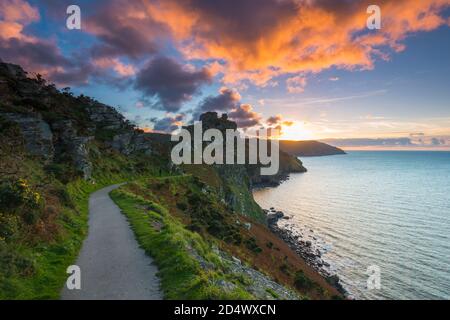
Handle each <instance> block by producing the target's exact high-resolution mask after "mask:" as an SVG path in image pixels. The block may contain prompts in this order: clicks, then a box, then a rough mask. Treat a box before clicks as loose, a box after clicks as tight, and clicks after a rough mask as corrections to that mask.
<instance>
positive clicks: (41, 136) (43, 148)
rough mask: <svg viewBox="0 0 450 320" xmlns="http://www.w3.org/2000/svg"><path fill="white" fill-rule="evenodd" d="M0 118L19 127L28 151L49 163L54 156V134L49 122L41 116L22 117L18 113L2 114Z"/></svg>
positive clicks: (0, 113)
mask: <svg viewBox="0 0 450 320" xmlns="http://www.w3.org/2000/svg"><path fill="white" fill-rule="evenodd" d="M0 116H2V117H3V118H5V119H7V120H9V121H12V122H15V123H17V124H18V125H19V127H20V130H21V132H22V135H23V138H24V140H25V147H26V149H27V151H28V152H29V153H30V154H31V155H33V156H38V157H41V158H43V159H44V161H45V162H49V161H51V160H52V159H53V156H54V152H55V149H54V146H53V133H52V130H51V129H50V126H49V125H48V123H47V122H45V121H43V120H42V119H41V117H40V116H39V115H22V114H16V113H2V112H1V110H0Z"/></svg>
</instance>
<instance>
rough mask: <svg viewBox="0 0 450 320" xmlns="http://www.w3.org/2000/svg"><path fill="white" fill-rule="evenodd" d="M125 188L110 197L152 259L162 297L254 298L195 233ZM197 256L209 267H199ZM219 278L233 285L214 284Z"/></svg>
mask: <svg viewBox="0 0 450 320" xmlns="http://www.w3.org/2000/svg"><path fill="white" fill-rule="evenodd" d="M126 190H127V186H124V187H122V188H119V189H116V190H114V191H113V192H111V197H112V199H113V200H114V201H115V202H116V203H117V205H118V206H119V207H120V208H121V209H122V211H123V213H124V214H125V215H126V216H127V218H128V220H129V222H130V224H131V227H132V229H133V231H134V233H135V235H136V238H137V240H138V242H139V244H140V246H141V247H142V248H143V249H144V250H145V251H146V253H147V254H148V255H150V256H151V257H152V258H153V259H154V260H155V263H156V264H157V266H158V269H159V273H158V275H159V277H160V278H161V287H162V290H163V293H164V297H165V298H166V299H254V297H253V296H252V295H251V294H250V293H248V292H247V291H246V290H245V288H244V286H243V285H242V284H241V283H240V281H239V279H238V278H237V277H235V278H233V277H231V279H230V275H229V274H228V275H227V274H226V266H224V265H223V264H222V262H221V259H220V257H219V256H218V255H217V254H215V253H214V252H213V251H212V249H211V248H210V246H209V244H208V243H207V242H206V241H205V240H204V239H203V238H202V237H201V236H200V235H199V234H197V233H195V232H191V231H189V230H187V229H186V228H185V227H184V225H183V224H182V223H181V222H179V221H178V220H176V219H175V218H174V217H173V216H171V215H170V214H169V213H168V212H167V209H166V208H165V207H163V206H161V205H159V204H157V203H154V202H152V201H148V200H145V199H143V198H142V197H140V196H137V195H135V194H133V193H130V192H128V191H126ZM154 225H159V226H161V229H160V230H159V228H155V227H154ZM197 255H199V256H201V257H202V258H203V259H204V261H205V262H206V263H207V264H208V265H209V266H211V267H210V268H204V267H202V266H201V265H200V263H199V261H198V259H197V258H196V256H197ZM221 280H223V281H228V282H233V284H234V285H235V286H236V287H235V288H234V289H233V290H232V291H231V292H226V291H224V289H223V288H222V287H220V286H219V285H218V284H217V283H218V282H219V281H221Z"/></svg>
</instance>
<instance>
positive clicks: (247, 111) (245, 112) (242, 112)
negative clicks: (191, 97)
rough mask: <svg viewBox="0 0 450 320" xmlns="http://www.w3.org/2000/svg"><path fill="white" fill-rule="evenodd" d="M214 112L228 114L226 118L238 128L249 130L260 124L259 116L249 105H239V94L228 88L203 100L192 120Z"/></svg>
mask: <svg viewBox="0 0 450 320" xmlns="http://www.w3.org/2000/svg"><path fill="white" fill-rule="evenodd" d="M209 111H215V112H224V113H227V114H228V118H229V119H230V120H232V121H235V122H236V123H237V125H238V127H240V128H249V127H253V126H256V125H259V124H260V123H261V119H262V117H261V115H260V114H259V113H257V112H255V111H253V108H252V106H251V105H249V104H241V95H240V94H239V92H237V91H236V90H233V89H229V88H222V89H220V92H219V94H218V95H216V96H209V97H207V98H205V99H204V100H203V101H202V102H201V103H200V105H199V106H198V108H196V109H195V110H194V112H193V119H194V120H197V119H199V117H200V115H201V114H202V113H205V112H209Z"/></svg>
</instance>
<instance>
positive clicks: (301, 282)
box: [294, 270, 314, 290]
mask: <svg viewBox="0 0 450 320" xmlns="http://www.w3.org/2000/svg"><path fill="white" fill-rule="evenodd" d="M294 285H295V287H296V288H297V289H306V290H307V289H311V288H312V287H313V286H314V282H313V281H312V280H311V279H309V278H308V277H307V276H306V275H305V273H304V272H303V271H302V270H299V271H297V272H296V273H295V277H294Z"/></svg>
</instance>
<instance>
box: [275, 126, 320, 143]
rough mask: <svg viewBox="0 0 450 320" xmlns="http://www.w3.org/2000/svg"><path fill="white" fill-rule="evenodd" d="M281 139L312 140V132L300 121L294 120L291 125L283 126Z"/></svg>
mask: <svg viewBox="0 0 450 320" xmlns="http://www.w3.org/2000/svg"><path fill="white" fill-rule="evenodd" d="M280 139H281V140H313V139H314V134H313V133H312V131H311V130H309V129H307V128H305V125H304V124H303V123H301V122H294V123H293V124H292V125H291V126H283V130H282V132H281V136H280Z"/></svg>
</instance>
